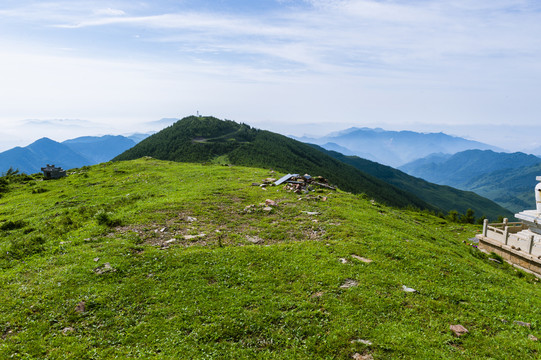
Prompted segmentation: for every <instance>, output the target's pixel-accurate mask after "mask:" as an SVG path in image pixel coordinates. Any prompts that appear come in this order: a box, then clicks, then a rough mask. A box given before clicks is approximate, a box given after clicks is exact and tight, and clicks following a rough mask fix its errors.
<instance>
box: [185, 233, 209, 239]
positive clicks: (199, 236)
mask: <svg viewBox="0 0 541 360" xmlns="http://www.w3.org/2000/svg"><path fill="white" fill-rule="evenodd" d="M205 236H206V234H203V233H201V234H197V235H184V240H193V239H197V238H202V237H205Z"/></svg>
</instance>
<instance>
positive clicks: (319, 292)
mask: <svg viewBox="0 0 541 360" xmlns="http://www.w3.org/2000/svg"><path fill="white" fill-rule="evenodd" d="M321 296H323V291H318V292H315V293H313V294H312V296H310V297H311V298H318V297H321Z"/></svg>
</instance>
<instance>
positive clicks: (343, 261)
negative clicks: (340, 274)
mask: <svg viewBox="0 0 541 360" xmlns="http://www.w3.org/2000/svg"><path fill="white" fill-rule="evenodd" d="M340 262H341V263H342V264H347V263H348V261H347V259H344V258H340Z"/></svg>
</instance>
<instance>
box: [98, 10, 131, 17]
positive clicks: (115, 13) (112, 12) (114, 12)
mask: <svg viewBox="0 0 541 360" xmlns="http://www.w3.org/2000/svg"><path fill="white" fill-rule="evenodd" d="M94 14H96V15H108V16H121V15H126V13H125V12H124V11H122V10H119V9H112V8H106V9H98V10H94Z"/></svg>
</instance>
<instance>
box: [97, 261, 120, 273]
mask: <svg viewBox="0 0 541 360" xmlns="http://www.w3.org/2000/svg"><path fill="white" fill-rule="evenodd" d="M94 271H95V272H96V274H98V275H101V274H105V273H108V272H115V271H116V269H113V267H112V266H111V264H109V263H105V264H103V265H102V266H100V267H97V268H95V269H94Z"/></svg>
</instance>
